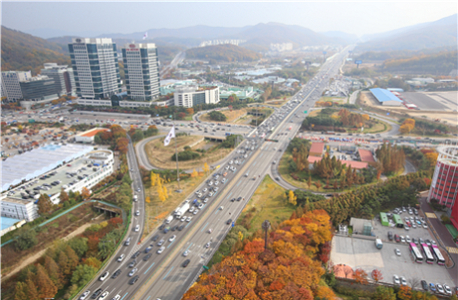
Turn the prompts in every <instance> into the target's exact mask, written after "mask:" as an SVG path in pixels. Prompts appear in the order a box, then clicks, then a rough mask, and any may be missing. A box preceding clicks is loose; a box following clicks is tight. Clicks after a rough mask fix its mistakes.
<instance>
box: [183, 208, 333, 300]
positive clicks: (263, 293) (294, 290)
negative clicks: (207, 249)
mask: <svg viewBox="0 0 458 300" xmlns="http://www.w3.org/2000/svg"><path fill="white" fill-rule="evenodd" d="M239 233H240V234H239ZM239 233H238V234H237V235H235V236H233V238H235V239H236V240H237V243H239V244H240V245H243V249H242V250H241V251H238V252H236V253H234V254H233V255H231V256H227V257H225V258H224V259H223V260H222V261H221V263H218V264H216V265H214V266H213V267H212V269H211V270H210V272H209V273H208V274H207V273H204V274H203V275H201V277H200V280H199V282H198V283H196V284H195V285H194V286H193V287H191V289H189V290H188V292H187V293H186V294H185V295H184V296H183V299H209V298H211V299H298V300H301V299H302V300H305V299H332V298H333V297H335V295H334V293H333V291H332V290H331V289H330V288H329V287H328V286H327V285H326V284H324V283H323V282H322V281H321V277H322V276H323V275H324V274H325V270H324V268H323V267H322V263H325V262H327V261H328V259H329V253H330V245H329V242H330V240H331V237H332V233H331V226H330V222H329V215H328V214H327V213H326V212H324V211H323V210H315V211H310V212H307V213H305V214H303V215H300V216H297V217H296V215H293V216H291V219H290V220H286V221H284V222H282V223H281V224H280V225H279V226H278V228H273V230H272V231H271V232H270V233H269V237H268V248H267V250H264V241H263V240H262V239H260V238H253V239H252V240H248V239H244V235H243V233H242V232H241V231H239Z"/></svg>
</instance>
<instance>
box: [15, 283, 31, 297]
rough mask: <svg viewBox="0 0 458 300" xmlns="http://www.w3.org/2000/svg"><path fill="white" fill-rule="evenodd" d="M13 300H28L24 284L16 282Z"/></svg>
mask: <svg viewBox="0 0 458 300" xmlns="http://www.w3.org/2000/svg"><path fill="white" fill-rule="evenodd" d="M14 300H29V298H28V296H27V284H26V283H25V282H20V281H18V282H16V287H15V288H14Z"/></svg>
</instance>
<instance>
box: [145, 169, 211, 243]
mask: <svg viewBox="0 0 458 300" xmlns="http://www.w3.org/2000/svg"><path fill="white" fill-rule="evenodd" d="M204 180H205V176H204V174H203V173H199V176H198V177H194V178H192V177H190V178H187V179H184V180H181V181H180V189H181V190H182V192H181V193H177V192H175V191H176V190H177V189H178V183H177V182H176V181H173V182H169V183H165V184H164V186H165V187H166V188H167V192H168V194H169V198H168V199H167V200H165V201H164V202H163V203H162V202H161V201H160V200H159V198H158V197H157V187H148V188H147V187H146V186H145V195H146V197H148V196H149V197H150V203H145V204H146V218H145V230H144V232H143V236H142V238H144V237H145V236H147V235H148V234H149V233H150V232H152V231H153V230H154V229H155V228H156V227H157V226H159V225H160V224H162V223H163V221H164V219H165V218H166V217H167V216H168V215H170V213H171V212H173V211H174V210H175V208H176V207H177V206H178V205H179V204H180V203H181V202H183V201H184V200H185V199H186V198H187V197H188V195H190V194H192V191H193V190H194V189H195V188H196V187H197V186H199V184H201V183H202V182H203V181H204Z"/></svg>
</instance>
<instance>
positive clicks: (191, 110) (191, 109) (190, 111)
mask: <svg viewBox="0 0 458 300" xmlns="http://www.w3.org/2000/svg"><path fill="white" fill-rule="evenodd" d="M186 112H187V113H188V115H191V116H192V115H193V114H194V108H192V107H189V108H187V109H186Z"/></svg>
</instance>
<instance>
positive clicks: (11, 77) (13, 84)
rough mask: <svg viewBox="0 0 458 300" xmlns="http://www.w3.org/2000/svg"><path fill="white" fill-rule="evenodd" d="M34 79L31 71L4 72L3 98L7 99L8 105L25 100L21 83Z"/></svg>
mask: <svg viewBox="0 0 458 300" xmlns="http://www.w3.org/2000/svg"><path fill="white" fill-rule="evenodd" d="M29 78H32V73H31V71H6V72H2V97H6V101H5V102H8V103H11V102H17V101H18V100H20V99H23V98H24V96H23V95H22V90H21V85H20V84H19V82H20V81H26V80H28V79H29Z"/></svg>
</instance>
